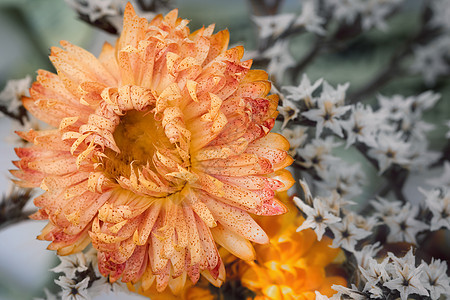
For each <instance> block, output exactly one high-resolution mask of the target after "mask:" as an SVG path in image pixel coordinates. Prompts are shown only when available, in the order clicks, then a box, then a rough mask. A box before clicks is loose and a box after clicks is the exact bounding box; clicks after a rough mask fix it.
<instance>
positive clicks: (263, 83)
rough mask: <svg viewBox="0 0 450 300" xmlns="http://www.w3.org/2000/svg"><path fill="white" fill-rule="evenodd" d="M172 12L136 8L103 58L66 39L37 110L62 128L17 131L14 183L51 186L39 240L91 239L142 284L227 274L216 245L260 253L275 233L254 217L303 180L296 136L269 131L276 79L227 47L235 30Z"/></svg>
mask: <svg viewBox="0 0 450 300" xmlns="http://www.w3.org/2000/svg"><path fill="white" fill-rule="evenodd" d="M187 23H188V21H187V20H183V19H180V18H177V11H176V10H174V11H172V12H170V13H169V14H167V15H166V16H165V17H163V16H157V17H156V18H154V19H153V20H152V21H150V22H148V21H147V20H145V19H143V18H139V17H138V16H136V14H135V12H134V10H133V8H132V6H131V5H130V4H128V5H127V7H126V11H125V15H124V28H123V31H122V34H121V36H120V38H119V39H118V40H117V43H116V45H115V47H113V46H111V45H110V44H107V43H106V44H105V45H104V47H103V49H102V51H101V53H100V56H99V57H98V58H96V57H94V56H93V55H92V54H90V53H89V52H87V51H85V50H83V49H81V48H79V47H76V46H74V45H72V44H70V43H68V42H65V41H62V42H61V45H62V47H63V48H64V49H60V48H52V50H51V54H50V60H51V61H52V63H53V65H54V66H55V68H56V70H57V74H52V73H50V72H47V71H43V70H40V71H38V77H37V82H35V83H34V84H33V86H32V88H31V89H30V94H31V96H30V97H25V98H23V104H24V106H25V107H26V109H27V110H28V111H30V112H31V113H32V114H33V115H34V116H36V117H37V118H39V119H40V120H42V121H44V122H46V123H48V124H50V125H51V126H53V127H54V128H55V129H51V130H42V131H34V130H30V131H28V132H18V134H19V135H20V136H21V137H22V138H24V139H26V140H27V141H29V142H30V143H32V144H33V145H31V146H30V147H28V148H18V149H16V152H17V155H18V156H19V157H20V161H17V162H15V165H16V166H17V167H18V168H19V170H13V171H11V172H12V174H13V175H14V176H16V177H17V178H18V179H19V180H17V184H18V185H20V186H23V187H41V188H42V189H43V190H45V193H44V194H43V195H41V196H39V197H37V198H36V199H35V201H34V203H35V204H36V206H38V207H40V209H39V211H38V212H37V213H36V214H34V215H33V218H34V219H48V220H49V223H48V224H47V226H46V227H45V228H44V229H43V231H42V234H41V235H40V236H39V237H38V238H39V239H42V240H47V241H51V244H50V245H49V247H48V248H49V249H51V250H57V251H58V254H60V255H67V254H71V253H74V252H77V251H81V250H83V249H84V248H85V247H86V245H88V244H89V243H91V242H92V244H93V245H94V247H95V248H96V249H97V250H98V263H99V270H100V272H101V273H102V274H103V275H104V276H109V278H110V280H111V281H115V280H118V279H121V280H122V281H124V282H132V283H137V286H136V287H137V288H138V289H141V290H142V291H146V290H150V289H151V288H155V285H154V284H153V283H154V282H156V290H157V291H163V290H164V289H165V288H166V287H167V285H169V287H170V289H171V290H172V291H174V292H178V291H181V290H182V287H183V286H184V285H185V282H186V278H190V280H191V281H192V282H194V283H195V282H197V281H198V279H199V276H200V274H203V275H204V276H205V277H206V278H207V279H208V280H210V281H211V282H212V283H214V284H215V285H220V284H221V282H222V281H223V280H224V278H225V274H224V273H225V268H224V267H223V263H222V262H221V258H220V255H219V253H218V251H217V248H216V243H215V242H217V243H218V244H220V245H222V246H223V247H225V248H226V249H228V250H229V251H230V252H232V253H234V254H236V255H237V256H239V257H240V258H242V259H246V260H251V259H253V257H254V256H253V255H254V250H253V247H252V245H251V243H250V241H253V242H256V243H261V244H264V243H267V242H268V240H269V239H268V237H267V235H266V233H265V232H264V231H263V230H262V229H261V227H260V226H259V225H258V224H257V223H256V222H255V221H254V220H253V218H252V217H251V216H250V214H249V213H252V214H256V215H278V214H282V213H284V212H286V208H285V206H284V205H283V204H282V203H281V202H280V201H278V200H277V199H276V198H275V196H274V195H275V191H280V190H286V189H288V188H289V187H291V185H292V184H293V179H292V177H291V175H290V174H289V172H288V171H286V170H284V168H285V167H286V166H288V165H290V164H291V163H292V158H291V157H289V156H288V155H287V152H286V151H287V150H288V149H289V143H288V142H287V140H286V139H284V138H283V137H282V136H281V135H278V134H275V133H269V131H270V129H271V128H272V127H273V125H274V122H275V117H276V115H277V111H276V107H277V103H278V97H277V96H276V95H270V96H268V92H269V90H270V83H269V82H268V81H267V74H266V73H265V72H264V71H260V70H250V66H251V61H241V58H242V56H243V48H242V47H235V48H232V49H229V50H227V45H228V40H229V36H228V31H221V32H218V33H216V34H213V29H214V26H209V27H207V28H201V29H200V30H197V31H195V32H193V33H190V32H189V29H188V27H187V26H186V25H187Z"/></svg>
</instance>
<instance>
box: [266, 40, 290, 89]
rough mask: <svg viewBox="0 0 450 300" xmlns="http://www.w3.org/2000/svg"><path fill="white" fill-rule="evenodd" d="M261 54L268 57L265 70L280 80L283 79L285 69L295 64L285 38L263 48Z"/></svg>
mask: <svg viewBox="0 0 450 300" xmlns="http://www.w3.org/2000/svg"><path fill="white" fill-rule="evenodd" d="M261 56H262V57H265V58H269V59H270V62H269V65H268V66H267V72H268V73H269V74H270V75H272V76H274V77H275V79H276V80H277V81H280V82H281V81H282V80H283V76H284V74H285V73H286V70H287V69H289V68H290V67H292V66H293V65H294V64H295V59H294V58H293V57H292V55H291V52H290V51H289V41H288V40H287V39H285V40H279V41H277V42H276V43H275V45H273V46H272V47H270V48H269V49H267V50H265V51H264V52H263V53H262V54H261ZM272 80H273V79H272Z"/></svg>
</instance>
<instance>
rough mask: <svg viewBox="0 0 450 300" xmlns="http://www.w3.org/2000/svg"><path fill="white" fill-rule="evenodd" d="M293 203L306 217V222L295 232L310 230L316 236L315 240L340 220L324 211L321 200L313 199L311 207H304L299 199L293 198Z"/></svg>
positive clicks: (320, 237)
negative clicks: (312, 230)
mask: <svg viewBox="0 0 450 300" xmlns="http://www.w3.org/2000/svg"><path fill="white" fill-rule="evenodd" d="M294 202H295V204H296V205H297V206H298V208H300V210H301V211H303V212H304V213H305V215H306V220H305V221H304V222H303V223H302V225H300V226H299V227H298V228H297V232H299V231H302V230H304V229H307V228H312V229H314V231H315V232H316V234H317V240H319V241H320V240H321V239H322V236H323V234H324V233H325V229H326V228H327V227H328V226H329V225H330V224H333V223H337V222H339V221H340V220H341V218H339V217H336V216H335V215H333V214H331V213H330V212H328V211H327V210H326V207H325V206H324V205H323V202H322V200H320V199H319V198H314V200H313V207H311V206H309V205H306V204H305V203H304V202H303V201H302V200H301V199H300V198H298V197H294Z"/></svg>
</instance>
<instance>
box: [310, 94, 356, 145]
mask: <svg viewBox="0 0 450 300" xmlns="http://www.w3.org/2000/svg"><path fill="white" fill-rule="evenodd" d="M317 106H318V108H317V109H310V110H308V111H306V112H303V113H302V115H304V116H305V117H306V118H308V119H309V120H311V121H315V122H316V123H317V124H316V138H319V137H320V135H321V134H322V130H323V128H329V129H331V131H333V132H334V133H335V134H336V135H338V136H340V137H343V136H344V134H343V132H342V127H341V123H340V120H339V119H340V117H341V116H342V115H343V114H345V113H346V112H347V111H348V110H349V109H350V106H341V107H336V106H335V105H334V103H333V102H332V101H327V100H324V99H323V98H319V100H318V102H317Z"/></svg>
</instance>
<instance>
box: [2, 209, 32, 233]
mask: <svg viewBox="0 0 450 300" xmlns="http://www.w3.org/2000/svg"><path fill="white" fill-rule="evenodd" d="M33 213H35V211H24V212H22V213H21V214H20V215H17V216H16V217H15V218H13V219H9V220H6V221H5V222H3V223H1V224H0V231H1V230H2V229H6V228H8V227H9V226H11V225H15V224H17V223H20V222H22V221H25V220H29V219H30V216H31V215H32V214H33Z"/></svg>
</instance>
